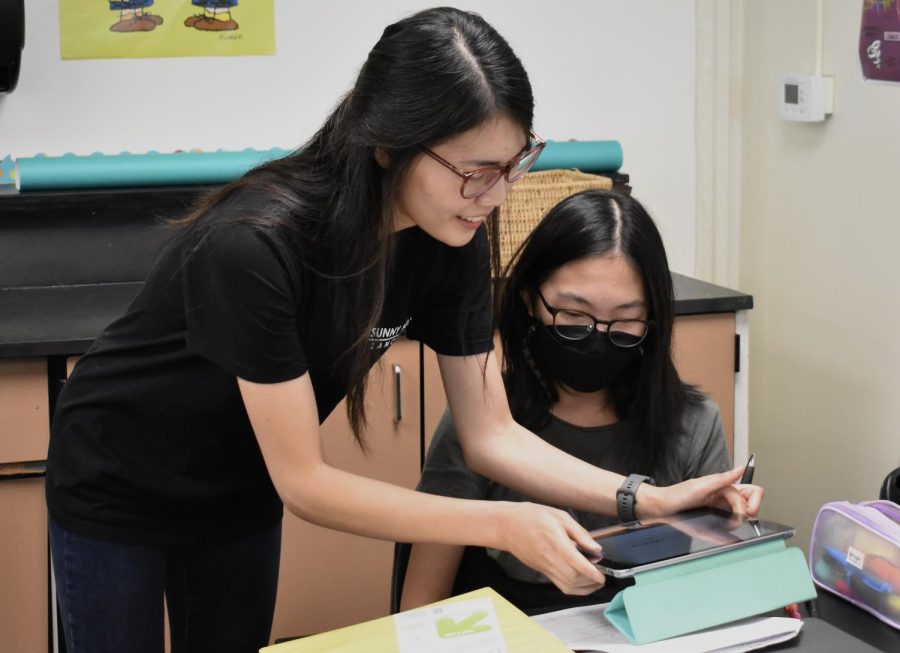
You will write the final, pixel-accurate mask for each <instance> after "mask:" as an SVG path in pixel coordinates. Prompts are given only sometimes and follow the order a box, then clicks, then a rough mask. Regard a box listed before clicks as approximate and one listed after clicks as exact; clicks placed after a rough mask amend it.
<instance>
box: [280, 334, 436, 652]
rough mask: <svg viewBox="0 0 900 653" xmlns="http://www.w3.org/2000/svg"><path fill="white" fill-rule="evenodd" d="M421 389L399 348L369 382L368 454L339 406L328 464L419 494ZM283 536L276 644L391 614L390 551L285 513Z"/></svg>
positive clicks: (405, 349)
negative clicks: (416, 487)
mask: <svg viewBox="0 0 900 653" xmlns="http://www.w3.org/2000/svg"><path fill="white" fill-rule="evenodd" d="M398 372H399V378H398ZM398 381H399V386H398ZM419 389H420V383H419V344H418V343H416V342H412V341H408V340H404V339H400V340H397V341H396V342H395V343H394V344H393V345H391V347H390V349H388V351H387V353H386V354H385V355H384V356H383V357H382V359H381V363H380V364H379V365H378V366H376V367H375V368H374V369H373V370H372V372H371V376H370V378H369V390H368V398H367V401H366V409H367V410H366V415H367V418H368V423H369V427H368V431H367V433H366V439H367V441H368V443H369V449H370V450H369V452H368V453H363V452H362V451H361V450H360V448H359V447H358V446H357V444H356V442H355V441H354V440H353V437H352V435H351V434H350V427H349V425H348V423H347V417H346V412H345V403H344V402H341V403H340V404H339V405H338V406H337V408H335V409H334V412H333V413H332V414H331V416H330V417H329V418H328V419H327V420H326V421H325V422H324V424H323V425H322V440H323V446H324V449H325V457H326V459H327V460H328V462H329V463H330V464H332V465H334V466H335V467H339V468H341V469H345V470H347V471H350V472H353V473H355V474H360V475H362V476H368V477H370V478H375V479H378V480H382V481H385V482H388V483H393V484H395V485H401V486H404V487H408V488H414V487H415V486H416V483H418V480H419V457H420V454H419V450H420V446H421V445H420V433H421V421H420V420H421V410H420V400H419ZM398 392H399V393H400V402H399V405H400V408H401V410H400V414H399V415H398V414H397V408H398V401H397V393H398ZM398 417H399V418H400V419H397V418H398ZM283 528H284V533H283V536H282V551H281V573H280V578H279V585H278V600H277V603H276V606H275V623H274V625H273V628H272V639H273V640H275V639H280V638H284V637H293V636H300V635H311V634H315V633H319V632H323V631H326V630H332V629H334V628H339V627H341V626H347V625H350V624H353V623H358V622H360V621H366V620H368V619H374V618H376V617H382V616H385V615H387V614H388V613H389V612H390V590H391V566H392V561H393V551H394V545H393V543H391V542H384V541H381V540H374V539H370V538H365V537H359V536H357V535H350V534H348V533H341V532H338V531H334V530H329V529H327V528H322V527H320V526H316V525H314V524H310V523H308V522H305V521H303V520H302V519H299V518H297V517H295V516H294V515H291V514H290V513H287V512H286V513H285V518H284V526H283Z"/></svg>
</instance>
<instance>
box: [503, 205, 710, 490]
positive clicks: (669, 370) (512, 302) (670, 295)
mask: <svg viewBox="0 0 900 653" xmlns="http://www.w3.org/2000/svg"><path fill="white" fill-rule="evenodd" d="M612 253H620V254H622V255H623V256H625V258H626V259H627V260H628V261H629V262H630V263H631V265H633V266H634V268H635V270H636V271H637V273H638V275H639V276H640V278H641V281H642V283H643V287H644V293H645V295H646V299H647V309H648V319H650V320H652V321H653V325H652V326H651V328H650V332H649V333H648V334H647V337H646V339H645V340H644V341H643V343H642V344H641V349H642V352H643V353H642V356H640V357H639V359H637V360H636V361H635V363H634V364H633V365H631V366H630V367H629V368H627V369H626V371H625V372H624V373H623V376H622V377H621V378H620V379H619V380H618V381H617V382H616V383H615V384H614V385H613V386H611V387H610V388H609V396H610V399H611V401H612V404H613V407H614V408H615V411H616V414H617V416H618V417H619V419H630V420H632V421H633V422H634V424H635V429H634V432H635V437H634V438H632V439H631V441H630V442H629V443H628V446H627V447H626V449H627V450H626V452H625V454H626V459H627V461H628V463H629V465H630V469H633V470H634V471H636V472H641V473H644V474H653V473H656V472H657V471H658V470H659V469H660V466H661V465H664V464H665V461H666V460H667V459H668V457H667V456H666V453H667V449H668V446H669V444H670V443H671V440H672V436H674V435H675V434H677V433H679V432H680V431H681V417H682V414H683V412H684V408H685V406H686V405H687V404H688V403H689V402H692V401H696V400H698V399H699V397H700V396H701V395H700V394H699V392H697V391H696V390H695V389H694V388H692V387H691V386H689V385H687V384H685V383H683V382H682V381H681V379H680V378H679V376H678V373H677V372H676V370H675V366H674V364H673V363H672V352H671V341H672V322H673V320H674V301H675V298H674V290H673V287H672V276H671V274H670V272H669V265H668V261H667V260H666V251H665V248H664V246H663V242H662V238H661V237H660V235H659V231H658V230H657V228H656V225H655V224H654V222H653V220H652V219H651V218H650V216H649V215H648V214H647V212H646V211H645V210H644V207H643V206H641V204H640V202H638V201H637V200H636V199H634V198H632V197H630V196H628V195H623V194H620V193H615V192H609V191H601V190H589V191H584V192H581V193H577V194H575V195H572V196H571V197H569V198H567V199H565V200H563V201H562V202H560V203H559V204H557V205H556V206H555V207H553V208H552V209H551V210H550V211H549V212H548V213H547V215H546V216H545V217H544V219H543V220H541V222H540V223H539V224H538V226H537V227H536V228H535V229H534V231H533V232H532V233H531V234H530V235H529V236H528V238H526V240H525V242H524V243H522V245H521V246H520V247H519V249H518V251H517V252H516V254H515V256H514V257H513V259H512V260H511V261H510V263H509V265H508V266H507V268H506V270H505V272H504V287H503V291H502V293H501V295H500V297H499V299H498V306H497V308H498V311H497V312H498V316H497V326H498V328H499V331H500V337H501V339H502V343H503V363H504V365H503V367H504V378H505V382H506V386H507V393H508V395H509V402H510V409H511V410H512V414H513V417H514V418H515V419H516V421H518V422H520V423H522V424H523V425H525V426H526V427H528V428H530V429H532V430H535V429H539V428H541V427H542V426H544V425H545V424H546V423H547V422H548V421H549V420H550V408H551V406H552V405H553V404H554V403H556V401H558V399H559V395H558V393H557V390H556V386H555V384H553V383H552V376H551V375H549V374H548V373H547V372H546V371H545V370H541V369H538V370H537V373H535V369H534V368H533V367H532V365H534V364H535V363H534V361H533V359H532V361H531V363H529V360H528V356H529V354H528V351H527V349H528V338H529V328H530V327H531V325H532V318H531V315H530V314H529V312H528V307H527V306H526V304H525V302H524V300H523V298H522V295H523V291H525V292H527V293H529V296H532V297H533V296H534V293H535V291H536V290H537V289H539V288H540V286H541V284H543V283H544V281H546V280H547V279H548V278H549V277H550V276H551V275H552V274H553V273H554V272H555V271H556V270H557V269H558V268H560V267H561V266H563V265H565V264H567V263H570V262H572V261H577V260H579V259H583V258H585V257H589V256H604V255H608V254H612ZM542 377H543V378H542Z"/></svg>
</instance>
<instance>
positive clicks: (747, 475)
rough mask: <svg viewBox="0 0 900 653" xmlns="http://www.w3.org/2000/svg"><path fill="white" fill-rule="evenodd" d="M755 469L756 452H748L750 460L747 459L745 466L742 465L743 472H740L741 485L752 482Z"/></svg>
mask: <svg viewBox="0 0 900 653" xmlns="http://www.w3.org/2000/svg"><path fill="white" fill-rule="evenodd" d="M755 469H756V454H755V453H752V454H750V460H748V461H747V466H746V467H744V473H743V474H741V485H744V484H746V483H752V482H753V472H754V470H755Z"/></svg>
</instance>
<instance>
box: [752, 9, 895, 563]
mask: <svg viewBox="0 0 900 653" xmlns="http://www.w3.org/2000/svg"><path fill="white" fill-rule="evenodd" d="M861 7H862V2H846V1H845V0H827V1H826V2H825V22H824V59H823V72H824V74H829V75H834V78H835V113H834V115H833V116H832V117H831V118H830V119H829V120H828V121H827V122H826V123H822V124H799V123H788V122H784V121H782V120H779V119H778V118H777V116H776V108H775V106H776V105H775V80H776V75H777V74H778V73H782V72H813V68H814V62H815V58H814V56H815V48H814V43H815V25H816V23H815V15H816V12H815V2H814V0H803V1H795V2H790V3H785V2H783V1H782V0H765V1H758V0H753V1H745V2H744V43H745V50H744V57H743V58H744V64H745V68H744V73H745V75H744V81H745V83H744V88H743V98H744V104H743V202H742V215H741V221H742V230H741V246H740V252H741V271H740V285H741V288H742V289H743V290H745V291H747V292H750V293H752V294H753V295H754V298H755V308H754V309H753V312H752V329H751V345H750V346H751V349H750V355H751V362H750V369H751V374H750V433H751V435H750V447H751V449H755V450H756V452H757V455H758V460H757V474H758V480H759V482H761V483H762V484H764V485H765V487H766V490H767V499H766V504H765V513H766V515H767V516H770V517H772V518H775V519H778V520H781V521H786V522H787V523H791V524H795V525H797V526H798V527H799V532H798V535H799V537H798V539H797V543H798V544H800V545H802V546H803V547H806V543H807V542H808V537H809V532H810V527H811V525H812V521H813V518H814V517H815V515H816V511H817V510H818V508H819V507H820V506H821V505H822V504H823V503H825V502H827V501H832V500H841V499H845V500H850V501H861V500H865V499H874V498H876V497H877V493H878V486H879V483H880V481H881V480H882V479H883V478H884V476H885V475H886V474H887V472H888V471H890V470H891V469H893V468H894V467H896V466H897V465H898V464H900V428H898V425H900V392H898V389H897V388H898V386H897V369H898V368H900V290H898V283H900V256H898V248H900V193H898V181H900V177H898V175H900V123H898V117H900V84H894V85H885V84H879V83H872V82H864V81H863V80H862V76H861V72H860V65H859V60H858V56H857V42H858V39H859V25H860V17H861Z"/></svg>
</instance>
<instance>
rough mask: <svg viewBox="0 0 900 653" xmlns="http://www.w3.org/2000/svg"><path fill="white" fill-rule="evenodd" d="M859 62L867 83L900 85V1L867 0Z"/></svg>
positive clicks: (864, 3) (860, 40)
mask: <svg viewBox="0 0 900 653" xmlns="http://www.w3.org/2000/svg"><path fill="white" fill-rule="evenodd" d="M859 62H860V64H861V65H862V73H863V77H864V78H865V79H872V80H881V81H886V82H900V0H864V2H863V10H862V24H861V26H860V29H859Z"/></svg>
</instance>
